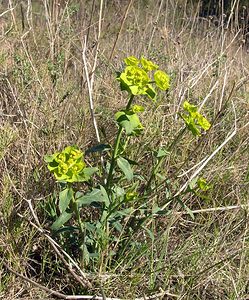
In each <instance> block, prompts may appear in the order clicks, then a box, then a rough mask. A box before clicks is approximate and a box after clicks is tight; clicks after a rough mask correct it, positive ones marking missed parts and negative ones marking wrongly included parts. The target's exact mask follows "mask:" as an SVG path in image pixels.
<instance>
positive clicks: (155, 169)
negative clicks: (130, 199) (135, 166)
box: [145, 127, 186, 192]
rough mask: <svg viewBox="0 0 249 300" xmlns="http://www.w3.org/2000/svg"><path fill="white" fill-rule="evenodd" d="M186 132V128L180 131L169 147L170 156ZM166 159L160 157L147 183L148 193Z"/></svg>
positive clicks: (146, 189)
mask: <svg viewBox="0 0 249 300" xmlns="http://www.w3.org/2000/svg"><path fill="white" fill-rule="evenodd" d="M185 131H186V127H184V128H182V129H181V130H180V132H179V133H178V135H177V136H176V137H175V138H174V140H173V141H172V143H171V144H170V145H169V147H168V148H167V152H169V155H170V151H171V150H172V149H173V148H174V147H175V145H176V144H177V142H178V141H179V140H180V139H181V138H182V136H183V134H184V132H185ZM167 157H168V156H167ZM164 158H165V156H163V157H160V158H159V159H158V162H157V163H156V165H155V166H154V167H153V169H152V173H151V175H150V178H149V180H148V182H147V185H146V188H145V191H146V192H147V191H148V190H149V188H150V185H151V182H152V180H153V178H154V177H155V175H156V173H157V171H158V170H159V168H160V166H161V164H162V162H163V160H164Z"/></svg>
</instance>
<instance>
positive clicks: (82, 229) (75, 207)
mask: <svg viewBox="0 0 249 300" xmlns="http://www.w3.org/2000/svg"><path fill="white" fill-rule="evenodd" d="M72 206H73V210H74V213H75V215H76V219H77V222H78V225H79V230H80V239H79V240H80V249H81V252H82V257H81V264H82V267H83V266H84V247H82V246H83V245H84V243H85V226H84V223H83V222H82V220H81V217H80V212H79V208H78V204H77V202H76V200H75V198H74V195H73V198H72Z"/></svg>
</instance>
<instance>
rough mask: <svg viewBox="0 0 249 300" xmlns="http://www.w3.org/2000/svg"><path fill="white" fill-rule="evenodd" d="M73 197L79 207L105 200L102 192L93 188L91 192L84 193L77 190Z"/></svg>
mask: <svg viewBox="0 0 249 300" xmlns="http://www.w3.org/2000/svg"><path fill="white" fill-rule="evenodd" d="M75 198H76V202H77V204H78V207H79V208H80V207H82V206H86V205H91V204H92V203H93V202H105V197H104V196H103V192H102V191H101V190H99V189H93V190H92V192H91V193H89V194H86V195H83V194H82V193H80V192H77V193H76V195H75Z"/></svg>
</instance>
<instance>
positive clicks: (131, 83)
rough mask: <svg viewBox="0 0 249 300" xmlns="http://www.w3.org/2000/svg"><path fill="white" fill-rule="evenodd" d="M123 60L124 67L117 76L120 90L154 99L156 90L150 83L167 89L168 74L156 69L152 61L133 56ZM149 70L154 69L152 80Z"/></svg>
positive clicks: (168, 85) (168, 84)
mask: <svg viewBox="0 0 249 300" xmlns="http://www.w3.org/2000/svg"><path fill="white" fill-rule="evenodd" d="M124 61H125V64H126V68H125V69H124V71H123V72H121V73H120V74H119V76H118V77H117V80H118V81H120V87H121V90H126V91H128V92H129V93H130V94H132V95H134V96H135V95H147V96H148V97H149V98H151V99H152V100H155V98H156V91H155V90H154V88H153V87H152V83H155V84H156V86H157V87H158V88H159V89H161V90H164V91H165V90H167V89H169V87H170V83H169V82H170V78H169V76H168V75H167V74H166V73H165V72H163V71H161V70H157V69H158V66H157V65H156V64H154V63H153V62H152V61H150V60H147V59H146V58H144V57H142V58H141V59H140V60H139V59H137V58H136V57H135V56H129V57H127V58H126V59H125V60H124ZM155 70H156V71H155ZM151 71H155V73H154V80H152V79H151V78H150V75H149V74H150V72H151Z"/></svg>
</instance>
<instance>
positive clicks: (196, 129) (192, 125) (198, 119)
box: [181, 101, 211, 136]
mask: <svg viewBox="0 0 249 300" xmlns="http://www.w3.org/2000/svg"><path fill="white" fill-rule="evenodd" d="M183 108H184V110H185V111H187V112H188V114H183V115H181V117H182V118H183V120H184V121H185V124H186V126H187V128H188V129H189V130H190V131H191V132H192V133H193V135H195V136H200V135H201V132H200V128H202V129H203V130H205V131H207V130H208V129H209V128H210V126H211V124H210V123H209V122H208V120H207V119H206V118H205V117H204V116H203V115H202V114H200V113H199V112H198V109H197V107H196V106H195V105H192V104H190V103H189V102H188V101H185V102H184V103H183Z"/></svg>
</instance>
